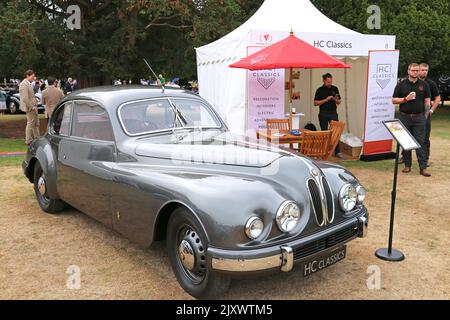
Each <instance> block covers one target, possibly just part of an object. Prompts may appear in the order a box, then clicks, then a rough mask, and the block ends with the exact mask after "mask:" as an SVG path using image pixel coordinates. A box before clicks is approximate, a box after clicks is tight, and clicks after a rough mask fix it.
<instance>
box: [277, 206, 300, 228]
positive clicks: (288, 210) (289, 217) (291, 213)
mask: <svg viewBox="0 0 450 320" xmlns="http://www.w3.org/2000/svg"><path fill="white" fill-rule="evenodd" d="M300 216H301V213H300V208H299V207H298V206H297V205H296V204H295V203H294V202H292V201H286V202H284V203H283V204H282V205H281V206H280V208H279V209H278V212H277V216H276V220H277V225H278V228H279V229H280V230H281V231H282V232H291V231H292V230H294V228H295V227H296V226H297V224H298V222H299V220H300Z"/></svg>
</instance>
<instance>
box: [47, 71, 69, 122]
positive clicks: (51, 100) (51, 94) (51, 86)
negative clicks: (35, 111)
mask: <svg viewBox="0 0 450 320" xmlns="http://www.w3.org/2000/svg"><path fill="white" fill-rule="evenodd" d="M55 82H56V80H55V79H54V78H52V77H49V78H48V87H47V89H45V90H44V91H43V92H42V95H41V103H42V104H43V105H44V106H45V118H46V119H47V124H48V122H49V120H50V118H51V116H52V114H53V110H54V109H55V107H56V105H57V104H58V102H59V101H61V99H62V98H64V93H63V92H62V91H61V90H59V89H58V88H57V87H56V86H55Z"/></svg>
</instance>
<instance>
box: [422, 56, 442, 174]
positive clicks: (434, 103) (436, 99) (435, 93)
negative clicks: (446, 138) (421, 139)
mask: <svg viewBox="0 0 450 320" xmlns="http://www.w3.org/2000/svg"><path fill="white" fill-rule="evenodd" d="M429 70H430V66H429V65H428V64H426V63H421V64H420V72H419V78H420V79H421V80H423V81H425V82H426V83H428V85H429V86H430V91H431V109H430V110H426V116H427V124H426V127H425V143H424V145H423V148H424V149H425V152H426V155H427V166H428V167H429V166H430V162H429V160H430V147H431V142H430V134H431V116H432V115H433V114H434V112H435V111H436V109H437V108H438V107H439V104H440V103H441V95H440V93H439V88H438V86H437V84H436V82H434V81H433V80H431V79H429V78H428V71H429Z"/></svg>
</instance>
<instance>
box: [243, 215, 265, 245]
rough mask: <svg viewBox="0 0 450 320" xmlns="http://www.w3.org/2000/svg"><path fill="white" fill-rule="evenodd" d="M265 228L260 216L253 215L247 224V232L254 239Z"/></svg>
mask: <svg viewBox="0 0 450 320" xmlns="http://www.w3.org/2000/svg"><path fill="white" fill-rule="evenodd" d="M263 229H264V223H263V222H262V220H261V219H260V218H258V217H251V218H250V219H248V221H247V223H246V224H245V234H246V235H247V237H249V238H250V239H252V240H255V239H256V238H258V237H259V236H260V235H261V233H262V232H263Z"/></svg>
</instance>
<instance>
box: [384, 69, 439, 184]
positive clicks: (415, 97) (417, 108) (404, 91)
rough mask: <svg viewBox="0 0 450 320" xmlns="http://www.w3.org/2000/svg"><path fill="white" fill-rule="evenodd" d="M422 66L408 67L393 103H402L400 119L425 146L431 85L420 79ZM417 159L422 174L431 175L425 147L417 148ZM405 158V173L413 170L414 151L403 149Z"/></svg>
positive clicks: (395, 92) (397, 88)
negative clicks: (428, 169) (426, 112)
mask: <svg viewBox="0 0 450 320" xmlns="http://www.w3.org/2000/svg"><path fill="white" fill-rule="evenodd" d="M419 71H420V66H419V65H418V64H417V63H412V64H410V65H409V67H408V77H407V78H406V79H404V80H403V81H402V82H400V83H399V84H397V86H396V87H395V90H394V95H393V98H392V103H393V104H394V105H397V104H398V105H400V115H399V119H400V121H401V122H402V123H403V125H404V126H405V127H406V129H408V131H409V132H411V134H412V135H413V137H414V138H415V139H416V140H417V142H418V143H419V144H420V145H421V146H423V145H424V143H425V126H426V115H425V111H426V110H427V108H430V103H431V100H430V96H431V92H430V87H429V86H428V84H427V83H426V82H425V81H423V80H420V79H419ZM416 154H417V160H418V162H419V167H420V174H421V175H422V176H424V177H431V174H430V173H429V172H428V171H427V159H426V157H427V155H426V152H425V150H424V148H420V149H418V150H416ZM403 160H404V163H405V169H403V171H402V172H403V173H410V172H411V165H412V152H411V151H403Z"/></svg>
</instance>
